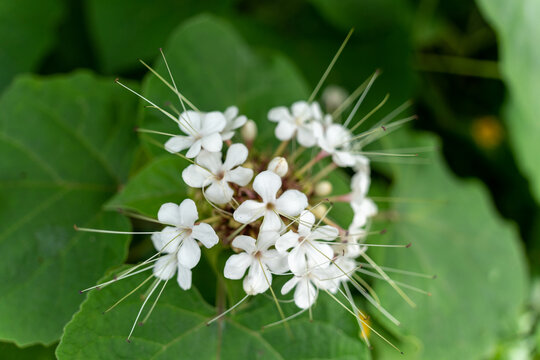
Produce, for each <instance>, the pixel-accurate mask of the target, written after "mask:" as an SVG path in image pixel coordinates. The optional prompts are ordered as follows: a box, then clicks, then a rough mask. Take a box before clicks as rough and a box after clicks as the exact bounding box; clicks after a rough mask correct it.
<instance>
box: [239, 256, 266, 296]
mask: <svg viewBox="0 0 540 360" xmlns="http://www.w3.org/2000/svg"><path fill="white" fill-rule="evenodd" d="M263 270H264V271H263ZM271 284H272V274H271V273H270V271H268V269H267V268H266V267H265V266H264V265H262V266H261V264H260V263H259V262H258V261H257V262H253V263H252V265H251V267H250V268H249V272H248V274H247V276H246V277H245V278H244V283H243V285H244V291H245V292H246V294H248V295H256V294H262V293H263V292H265V291H266V290H268V288H269V287H270V285H271Z"/></svg>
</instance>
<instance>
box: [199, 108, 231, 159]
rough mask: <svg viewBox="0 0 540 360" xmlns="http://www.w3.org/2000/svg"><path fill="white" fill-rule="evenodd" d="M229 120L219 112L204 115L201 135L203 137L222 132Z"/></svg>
mask: <svg viewBox="0 0 540 360" xmlns="http://www.w3.org/2000/svg"><path fill="white" fill-rule="evenodd" d="M226 124H227V119H225V116H224V115H223V114H222V113H220V112H219V111H212V112H209V113H207V114H205V115H204V117H203V118H202V119H201V133H202V134H203V135H207V134H211V133H214V132H220V131H221V130H223V129H224V128H225V125H226ZM218 151H219V150H218Z"/></svg>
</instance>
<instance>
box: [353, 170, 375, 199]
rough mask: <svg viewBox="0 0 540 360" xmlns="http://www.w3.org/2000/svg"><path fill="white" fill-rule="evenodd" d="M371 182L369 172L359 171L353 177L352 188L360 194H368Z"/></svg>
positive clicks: (355, 192)
mask: <svg viewBox="0 0 540 360" xmlns="http://www.w3.org/2000/svg"><path fill="white" fill-rule="evenodd" d="M370 182H371V178H370V177H369V173H367V172H365V171H358V172H357V173H355V174H354V175H353V177H352V178H351V190H352V192H353V193H354V194H357V195H358V196H366V194H367V193H368V190H369V184H370Z"/></svg>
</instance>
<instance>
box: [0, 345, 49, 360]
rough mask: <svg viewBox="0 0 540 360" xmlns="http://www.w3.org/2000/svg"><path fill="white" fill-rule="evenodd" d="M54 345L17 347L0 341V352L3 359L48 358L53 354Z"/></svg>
mask: <svg viewBox="0 0 540 360" xmlns="http://www.w3.org/2000/svg"><path fill="white" fill-rule="evenodd" d="M54 349H55V346H49V347H44V346H41V345H35V346H30V347H26V348H22V349H21V348H18V347H17V346H15V345H14V344H10V343H0V354H2V359H3V360H50V359H56V357H55V356H54Z"/></svg>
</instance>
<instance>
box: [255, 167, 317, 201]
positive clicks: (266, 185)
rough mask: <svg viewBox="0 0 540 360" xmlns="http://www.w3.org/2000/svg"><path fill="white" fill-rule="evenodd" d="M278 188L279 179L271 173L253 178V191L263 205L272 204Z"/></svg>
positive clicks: (267, 172)
mask: <svg viewBox="0 0 540 360" xmlns="http://www.w3.org/2000/svg"><path fill="white" fill-rule="evenodd" d="M280 188H281V178H280V177H279V176H278V175H277V174H275V173H273V172H272V171H268V170H266V171H263V172H261V173H260V174H259V175H257V176H255V180H253V190H255V192H256V193H257V194H259V196H260V197H261V198H262V200H263V202H265V203H273V202H274V201H275V200H276V194H277V192H278V190H279V189H280ZM306 201H307V200H306Z"/></svg>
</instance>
